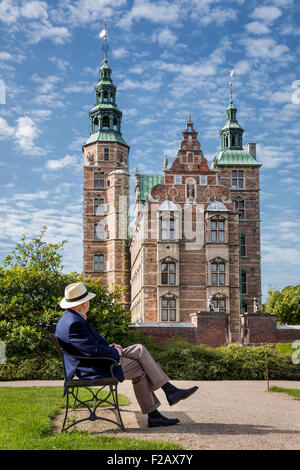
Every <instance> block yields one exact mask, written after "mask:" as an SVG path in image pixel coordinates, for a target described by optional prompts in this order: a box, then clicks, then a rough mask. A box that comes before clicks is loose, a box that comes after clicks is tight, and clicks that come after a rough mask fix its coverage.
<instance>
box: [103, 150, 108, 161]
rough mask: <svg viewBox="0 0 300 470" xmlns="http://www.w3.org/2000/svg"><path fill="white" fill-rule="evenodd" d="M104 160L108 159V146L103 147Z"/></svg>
mask: <svg viewBox="0 0 300 470" xmlns="http://www.w3.org/2000/svg"><path fill="white" fill-rule="evenodd" d="M104 160H105V161H107V160H109V148H108V147H106V148H105V149H104Z"/></svg>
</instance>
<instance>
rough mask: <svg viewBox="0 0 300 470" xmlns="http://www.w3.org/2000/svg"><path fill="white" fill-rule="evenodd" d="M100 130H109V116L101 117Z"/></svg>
mask: <svg viewBox="0 0 300 470" xmlns="http://www.w3.org/2000/svg"><path fill="white" fill-rule="evenodd" d="M102 129H104V130H105V129H109V116H107V115H105V116H103V121H102Z"/></svg>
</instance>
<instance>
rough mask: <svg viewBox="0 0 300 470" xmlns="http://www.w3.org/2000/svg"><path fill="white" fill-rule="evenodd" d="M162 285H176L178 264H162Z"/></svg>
mask: <svg viewBox="0 0 300 470" xmlns="http://www.w3.org/2000/svg"><path fill="white" fill-rule="evenodd" d="M161 283H162V284H166V285H172V284H176V263H175V262H164V261H163V262H162V263H161Z"/></svg>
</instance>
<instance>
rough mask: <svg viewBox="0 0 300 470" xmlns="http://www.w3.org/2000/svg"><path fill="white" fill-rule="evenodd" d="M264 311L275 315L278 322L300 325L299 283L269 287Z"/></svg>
mask: <svg viewBox="0 0 300 470" xmlns="http://www.w3.org/2000/svg"><path fill="white" fill-rule="evenodd" d="M264 311H265V312H269V313H272V314H274V315H277V320H278V323H279V324H282V325H300V285H297V286H287V287H284V289H282V290H281V291H280V290H278V289H269V290H268V298H267V301H266V303H265V304H264Z"/></svg>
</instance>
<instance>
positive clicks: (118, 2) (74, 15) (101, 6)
mask: <svg viewBox="0 0 300 470" xmlns="http://www.w3.org/2000/svg"><path fill="white" fill-rule="evenodd" d="M126 2H127V0H78V1H75V2H74V1H72V0H67V1H64V2H62V4H61V5H62V6H61V10H60V11H57V12H56V15H57V16H58V17H59V18H60V20H61V21H65V20H66V19H67V21H68V22H69V23H71V24H72V25H73V26H76V25H78V24H82V23H92V22H95V21H97V22H98V24H99V25H101V24H103V18H105V19H108V18H110V17H111V16H113V15H114V14H115V12H116V9H117V8H119V7H122V6H123V5H125V4H126ZM100 27H101V26H99V32H100Z"/></svg>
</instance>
